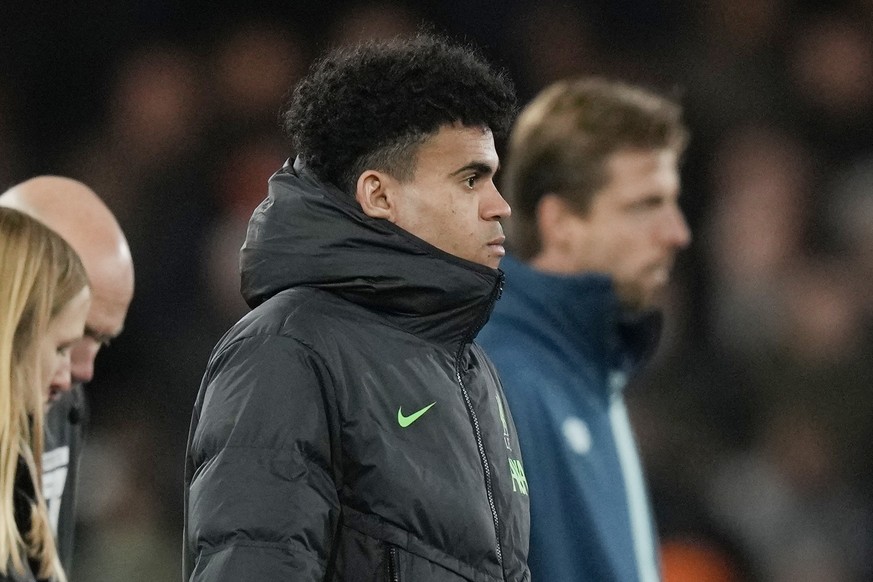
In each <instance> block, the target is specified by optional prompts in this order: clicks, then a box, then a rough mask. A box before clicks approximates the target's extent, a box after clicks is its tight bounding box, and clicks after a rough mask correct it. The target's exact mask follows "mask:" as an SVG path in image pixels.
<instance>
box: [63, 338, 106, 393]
mask: <svg viewBox="0 0 873 582" xmlns="http://www.w3.org/2000/svg"><path fill="white" fill-rule="evenodd" d="M99 351H100V344H98V343H97V342H95V341H94V340H92V339H90V338H88V337H85V338H83V339H82V341H80V342H79V343H78V344H76V346H75V347H74V348H73V351H72V354H71V360H72V361H71V366H70V371H71V373H72V377H73V381H75V382H82V383H86V382H90V381H91V380H92V379H93V378H94V360H95V359H96V358H97V352H99Z"/></svg>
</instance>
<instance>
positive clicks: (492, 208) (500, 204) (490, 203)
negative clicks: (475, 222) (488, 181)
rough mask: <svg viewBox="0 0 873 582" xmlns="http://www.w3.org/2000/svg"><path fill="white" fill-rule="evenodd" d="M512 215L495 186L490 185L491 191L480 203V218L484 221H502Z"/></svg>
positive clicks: (507, 204) (510, 209)
mask: <svg viewBox="0 0 873 582" xmlns="http://www.w3.org/2000/svg"><path fill="white" fill-rule="evenodd" d="M510 214H512V208H510V207H509V203H508V202H507V201H506V199H505V198H504V197H503V195H502V194H501V193H500V191H499V190H498V189H497V187H496V186H494V185H493V184H492V185H491V191H490V192H489V193H488V194H487V195H486V196H485V198H484V199H483V201H482V218H484V219H485V220H504V219H506V218H509V215H510Z"/></svg>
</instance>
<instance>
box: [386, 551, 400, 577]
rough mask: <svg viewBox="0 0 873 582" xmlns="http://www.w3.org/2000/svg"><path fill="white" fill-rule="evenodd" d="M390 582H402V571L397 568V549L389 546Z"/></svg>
mask: <svg viewBox="0 0 873 582" xmlns="http://www.w3.org/2000/svg"><path fill="white" fill-rule="evenodd" d="M388 582H400V569H399V568H398V567H397V548H396V547H394V546H388Z"/></svg>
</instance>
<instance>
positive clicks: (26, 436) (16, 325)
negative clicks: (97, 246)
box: [0, 208, 91, 582]
mask: <svg viewBox="0 0 873 582" xmlns="http://www.w3.org/2000/svg"><path fill="white" fill-rule="evenodd" d="M90 302H91V295H90V290H89V287H88V279H87V276H86V275H85V269H84V268H83V267H82V263H81V261H80V260H79V257H78V256H77V255H76V253H75V252H74V251H73V250H72V249H71V248H70V246H69V245H68V244H67V243H66V242H64V240H63V239H62V238H61V237H60V236H59V235H57V234H55V233H54V232H53V231H51V230H50V229H48V228H47V227H46V226H44V225H42V224H41V223H40V222H38V221H36V220H34V219H33V218H30V217H29V216H27V215H25V214H23V213H21V212H18V211H17V210H12V209H9V208H0V581H10V582H34V581H42V580H49V581H53V582H65V581H66V576H65V575H64V572H63V569H62V568H61V565H60V562H59V560H58V556H57V551H56V549H55V542H54V540H53V538H52V531H51V526H50V525H49V519H48V513H47V510H46V505H45V501H44V500H43V497H42V493H41V489H42V487H41V470H40V465H41V463H40V460H41V455H42V445H43V437H42V435H43V426H42V424H43V413H44V408H45V406H47V405H48V404H49V403H50V402H51V400H52V399H53V397H54V396H56V395H57V394H58V392H59V391H62V390H69V388H70V347H71V345H72V344H73V343H74V342H75V341H76V340H77V339H79V338H80V337H81V336H82V333H83V331H84V327H85V316H86V314H87V312H88V307H89V305H90Z"/></svg>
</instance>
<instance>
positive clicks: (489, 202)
mask: <svg viewBox="0 0 873 582" xmlns="http://www.w3.org/2000/svg"><path fill="white" fill-rule="evenodd" d="M498 163H499V159H498V157H497V152H496V151H495V149H494V137H493V136H492V135H491V131H489V130H487V129H484V128H478V127H465V126H460V125H451V126H443V127H442V128H441V129H440V130H439V132H438V133H436V134H435V135H434V136H432V137H431V138H429V139H428V140H427V141H425V142H424V143H423V144H422V145H421V146H420V147H419V150H418V156H417V163H416V168H415V176H414V178H413V179H412V180H410V181H406V182H395V183H394V184H393V187H394V188H395V189H396V190H395V196H394V200H395V205H396V206H395V215H394V222H395V224H397V226H399V227H401V228H403V229H404V230H406V231H408V232H410V233H412V234H414V235H415V236H417V237H419V238H421V239H423V240H424V241H426V242H428V243H430V244H432V245H433V246H435V247H437V248H438V249H440V250H443V251H445V252H447V253H450V254H452V255H455V256H457V257H460V258H462V259H466V260H468V261H472V262H474V263H479V264H480V265H485V266H488V267H491V268H493V269H496V268H497V267H498V265H499V264H500V259H502V258H503V255H504V254H505V251H504V249H503V241H504V236H503V228H502V227H501V225H500V220H502V219H504V218H506V217H508V216H509V213H510V209H509V205H508V204H507V203H506V200H504V199H503V197H502V196H501V195H500V192H498V191H497V187H496V186H495V185H494V181H493V178H494V173H495V172H496V171H497V166H498Z"/></svg>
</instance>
